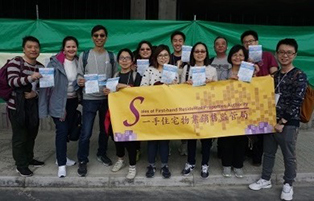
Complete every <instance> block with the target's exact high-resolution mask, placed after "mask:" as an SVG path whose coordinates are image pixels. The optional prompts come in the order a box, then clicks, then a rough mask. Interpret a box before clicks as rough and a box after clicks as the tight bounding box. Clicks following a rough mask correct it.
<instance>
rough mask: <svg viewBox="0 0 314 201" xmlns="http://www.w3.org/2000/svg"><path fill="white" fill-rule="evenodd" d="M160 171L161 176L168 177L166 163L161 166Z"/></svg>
mask: <svg viewBox="0 0 314 201" xmlns="http://www.w3.org/2000/svg"><path fill="white" fill-rule="evenodd" d="M160 172H161V175H162V176H163V178H165V179H168V178H170V177H171V173H170V171H169V167H168V165H165V166H164V167H162V168H161V170H160Z"/></svg>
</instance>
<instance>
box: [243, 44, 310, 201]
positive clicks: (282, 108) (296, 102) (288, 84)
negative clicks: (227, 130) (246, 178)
mask: <svg viewBox="0 0 314 201" xmlns="http://www.w3.org/2000/svg"><path fill="white" fill-rule="evenodd" d="M276 52H277V57H278V62H279V63H280V65H281V70H280V71H279V72H277V73H276V74H275V76H274V81H275V95H276V102H277V103H276V113H277V124H276V125H275V131H276V133H274V134H267V135H264V158H263V171H262V177H261V179H259V180H258V181H257V182H256V183H253V184H251V185H250V186H249V188H250V189H252V190H260V189H263V188H271V186H272V185H271V181H270V178H271V173H272V170H273V167H274V163H275V156H276V151H277V148H278V145H279V146H280V148H281V151H282V155H283V158H284V164H285V172H284V177H283V179H284V185H283V188H282V192H281V199H282V200H292V198H293V187H292V183H293V182H294V179H295V177H296V165H297V164H296V140H297V135H298V128H299V126H300V106H301V104H302V101H303V98H304V94H305V89H306V86H307V79H306V75H305V74H304V73H303V72H302V71H301V70H299V69H297V68H295V67H294V65H293V60H294V59H295V58H296V56H297V52H298V44H297V42H296V41H295V40H294V39H289V38H287V39H283V40H281V41H279V43H278V44H277V47H276Z"/></svg>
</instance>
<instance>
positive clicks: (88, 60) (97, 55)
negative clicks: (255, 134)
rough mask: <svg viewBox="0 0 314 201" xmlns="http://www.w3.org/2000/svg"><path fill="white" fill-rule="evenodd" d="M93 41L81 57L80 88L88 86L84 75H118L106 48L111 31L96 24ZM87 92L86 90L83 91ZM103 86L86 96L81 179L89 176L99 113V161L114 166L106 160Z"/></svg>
mask: <svg viewBox="0 0 314 201" xmlns="http://www.w3.org/2000/svg"><path fill="white" fill-rule="evenodd" d="M91 36H92V40H93V42H94V44H95V46H94V48H93V49H90V50H89V51H85V52H83V53H81V54H80V58H79V68H78V79H77V82H78V85H79V86H80V87H84V86H85V79H84V74H98V75H101V76H105V77H107V78H111V77H113V75H114V74H115V73H116V72H117V70H118V69H117V64H116V63H115V62H113V61H115V60H116V59H115V56H114V55H113V54H112V53H111V52H108V51H107V50H106V49H105V48H104V45H105V43H106V41H107V37H108V32H107V29H106V28H105V27H104V26H102V25H96V26H95V27H94V28H93V29H92V31H91ZM83 91H84V90H83ZM102 91H103V90H102V87H100V89H99V92H98V93H93V94H86V93H84V94H83V101H82V106H83V126H82V130H81V136H80V140H79V146H78V153H77V157H78V162H79V164H78V165H79V168H78V170H77V173H78V175H79V176H82V177H84V176H86V174H87V163H88V162H89V160H88V155H89V142H90V138H91V136H92V133H93V125H94V120H95V116H96V113H97V112H98V115H99V130H100V132H99V136H98V151H97V160H98V161H99V162H101V163H103V164H104V165H105V166H110V165H112V162H111V160H110V159H109V158H108V157H107V154H106V152H107V145H108V135H106V132H105V128H104V119H105V115H106V113H107V110H108V100H107V96H105V95H104V94H103V92H102Z"/></svg>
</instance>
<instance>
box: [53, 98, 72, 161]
mask: <svg viewBox="0 0 314 201" xmlns="http://www.w3.org/2000/svg"><path fill="white" fill-rule="evenodd" d="M77 106H78V99H77V98H73V99H68V100H67V103H66V117H65V120H64V121H60V118H56V117H52V119H53V121H54V123H55V125H56V140H55V145H56V158H57V161H58V165H59V166H63V165H65V164H66V161H67V159H66V157H67V141H68V133H69V130H70V129H71V126H72V125H73V121H74V120H75V118H74V115H75V112H76V108H77Z"/></svg>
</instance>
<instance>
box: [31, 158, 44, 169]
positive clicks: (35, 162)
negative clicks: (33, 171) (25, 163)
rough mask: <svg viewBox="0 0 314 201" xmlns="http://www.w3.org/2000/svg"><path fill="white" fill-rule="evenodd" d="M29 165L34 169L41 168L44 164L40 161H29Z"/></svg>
mask: <svg viewBox="0 0 314 201" xmlns="http://www.w3.org/2000/svg"><path fill="white" fill-rule="evenodd" d="M29 165H32V166H34V167H42V166H44V165H45V163H44V162H42V161H38V160H35V159H33V160H31V162H29Z"/></svg>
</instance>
